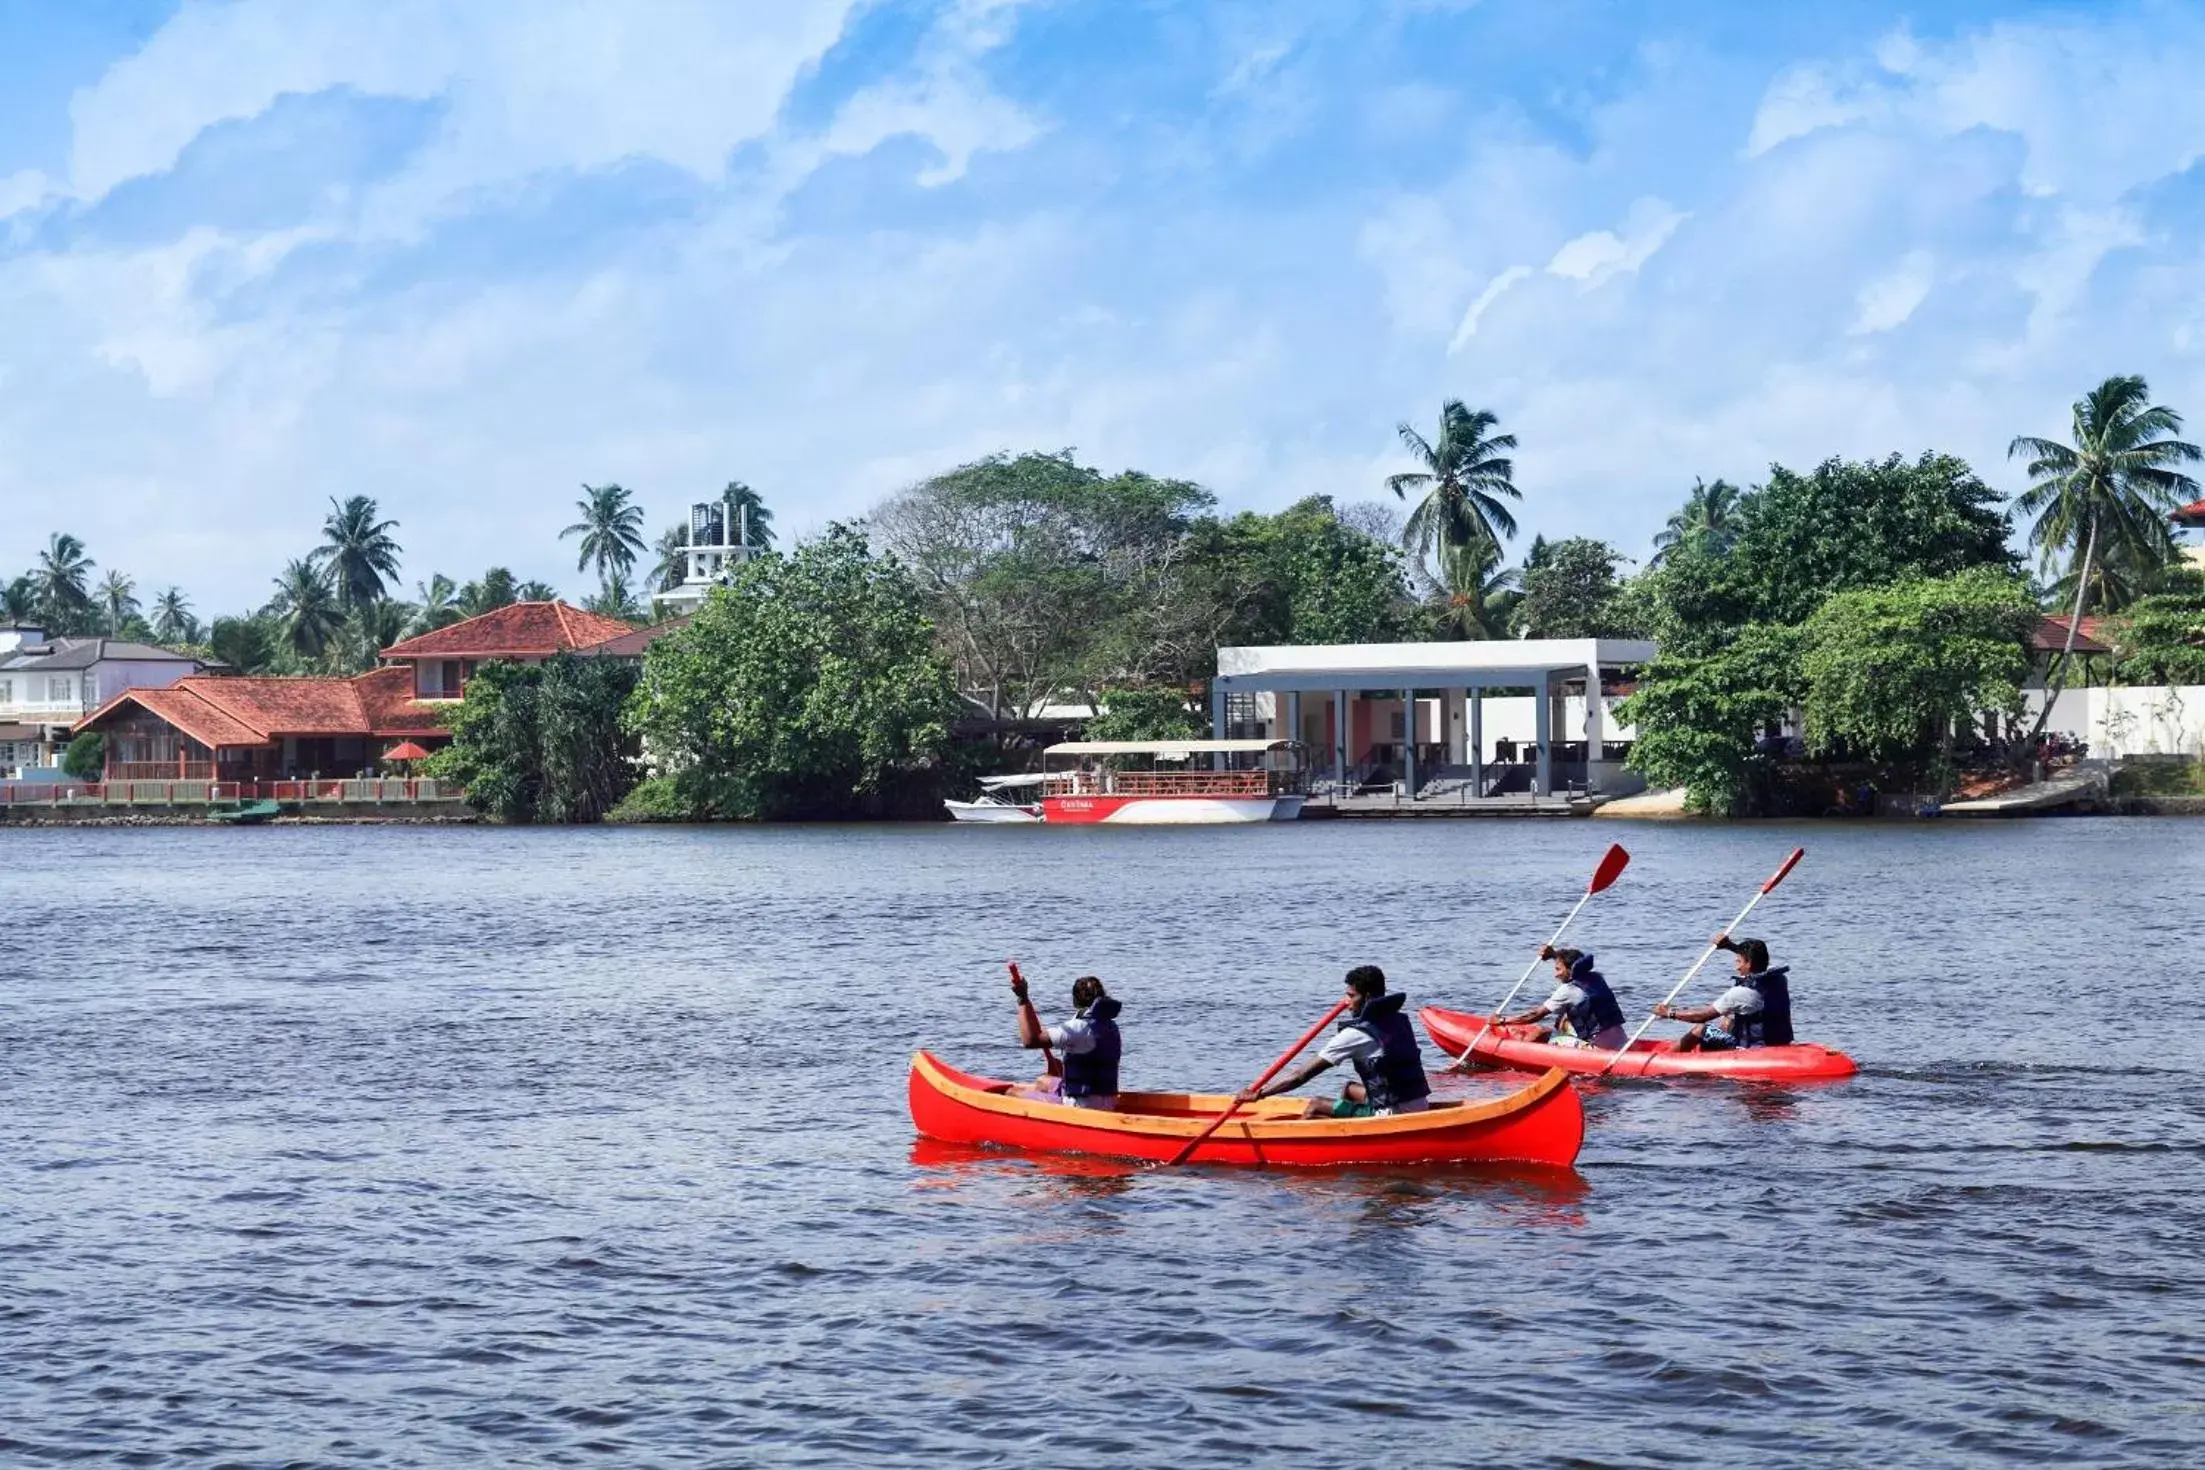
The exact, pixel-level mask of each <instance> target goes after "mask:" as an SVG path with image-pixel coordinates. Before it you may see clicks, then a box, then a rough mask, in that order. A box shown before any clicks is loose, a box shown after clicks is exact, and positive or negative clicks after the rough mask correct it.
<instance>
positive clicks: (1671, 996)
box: [1595, 847, 1807, 1077]
mask: <svg viewBox="0 0 2205 1470" xmlns="http://www.w3.org/2000/svg"><path fill="white" fill-rule="evenodd" d="M1806 855H1807V849H1806V848H1804V847H1795V848H1793V849H1792V855H1791V856H1790V857H1788V858H1786V859H1784V866H1782V867H1781V868H1778V869H1777V870H1776V871H1775V872H1774V873H1771V874H1770V875H1769V881H1768V882H1766V883H1764V884H1762V885H1761V888H1760V891H1759V892H1757V893H1755V894H1754V895H1753V897H1751V898H1749V899H1747V900H1746V906H1745V907H1744V908H1742V909H1740V910H1738V917H1737V918H1735V919H1732V920H1731V921H1730V923H1729V924H1727V925H1725V926H1724V928H1723V932H1722V937H1724V938H1726V939H1727V938H1729V937H1730V936H1731V935H1733V934H1735V933H1737V932H1738V926H1739V925H1740V924H1743V923H1744V922H1745V921H1746V916H1747V915H1748V914H1751V913H1752V912H1753V909H1754V905H1756V904H1758V903H1760V902H1761V900H1762V899H1764V898H1767V897H1768V896H1769V895H1770V894H1772V893H1774V892H1775V891H1776V885H1777V884H1779V883H1781V882H1783V881H1784V879H1785V878H1786V877H1788V876H1790V874H1791V871H1792V869H1794V868H1796V867H1798V866H1799V860H1800V859H1801V858H1803V857H1805V856H1806ZM1721 947H1722V946H1720V945H1716V944H1710V945H1709V946H1708V947H1707V948H1706V949H1705V950H1703V951H1701V953H1700V957H1699V958H1698V959H1696V960H1694V961H1693V962H1692V968H1691V969H1689V970H1687V971H1685V972H1684V978H1683V979H1682V980H1679V981H1678V982H1677V983H1676V984H1675V985H1674V986H1672V987H1670V990H1669V993H1668V994H1667V995H1665V996H1663V997H1662V998H1661V1005H1657V1006H1655V1007H1654V1009H1653V1011H1649V1012H1648V1013H1647V1015H1646V1019H1645V1020H1643V1021H1641V1022H1639V1023H1638V1030H1636V1031H1634V1032H1632V1033H1631V1039H1630V1040H1629V1041H1626V1042H1624V1043H1623V1050H1622V1051H1619V1052H1617V1053H1616V1054H1615V1055H1614V1056H1612V1057H1610V1058H1608V1065H1607V1066H1605V1067H1602V1068H1601V1069H1600V1070H1599V1072H1598V1073H1596V1074H1595V1075H1596V1076H1601V1077H1605V1076H1607V1075H1608V1073H1610V1072H1611V1071H1613V1070H1614V1069H1615V1064H1616V1063H1617V1062H1620V1061H1622V1060H1623V1057H1624V1054H1625V1053H1626V1052H1629V1051H1630V1049H1631V1048H1632V1047H1634V1046H1637V1045H1638V1042H1639V1038H1640V1037H1642V1036H1644V1035H1645V1034H1646V1028H1647V1027H1649V1026H1651V1025H1653V1024H1654V1021H1655V1020H1656V1015H1655V1012H1658V1011H1660V1010H1661V1008H1662V1006H1666V1005H1668V1004H1669V1003H1670V1002H1671V1001H1673V1000H1675V999H1676V998H1677V996H1678V995H1679V994H1681V993H1682V992H1683V990H1684V987H1685V986H1687V985H1690V984H1691V983H1692V977H1693V976H1694V975H1697V974H1699V973H1700V967H1701V966H1702V965H1704V964H1706V963H1707V962H1708V961H1709V960H1711V959H1713V958H1714V957H1715V951H1716V950H1718V949H1720V948H1721Z"/></svg>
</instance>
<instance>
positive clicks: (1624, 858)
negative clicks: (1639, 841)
mask: <svg viewBox="0 0 2205 1470" xmlns="http://www.w3.org/2000/svg"><path fill="white" fill-rule="evenodd" d="M1630 865H1631V855H1630V854H1629V853H1627V852H1625V851H1624V850H1623V844H1622V843H1620V842H1617V843H1613V844H1611V845H1610V846H1609V848H1608V850H1607V851H1606V852H1604V853H1602V854H1601V855H1600V866H1599V867H1597V868H1595V869H1593V880H1592V882H1590V883H1588V884H1586V885H1585V891H1586V892H1587V893H1598V892H1600V890H1601V889H1603V888H1606V887H1607V886H1608V885H1609V884H1610V883H1613V882H1615V880H1616V879H1618V878H1620V877H1622V876H1623V870H1624V869H1625V868H1628V867H1629V866H1630Z"/></svg>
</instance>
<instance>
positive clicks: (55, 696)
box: [46, 678, 69, 704]
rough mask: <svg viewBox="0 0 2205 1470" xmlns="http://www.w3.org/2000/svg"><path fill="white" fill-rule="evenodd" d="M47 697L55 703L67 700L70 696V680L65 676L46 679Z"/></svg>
mask: <svg viewBox="0 0 2205 1470" xmlns="http://www.w3.org/2000/svg"><path fill="white" fill-rule="evenodd" d="M46 698H47V699H49V700H50V701H52V702H53V703H55V704H62V703H64V702H66V701H67V700H68V698H69V681H68V680H67V679H65V678H52V679H48V680H47V681H46Z"/></svg>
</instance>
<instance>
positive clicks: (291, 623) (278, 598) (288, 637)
mask: <svg viewBox="0 0 2205 1470" xmlns="http://www.w3.org/2000/svg"><path fill="white" fill-rule="evenodd" d="M268 613H269V615H270V616H271V617H273V618H274V619H275V622H276V627H277V630H278V633H279V636H280V637H281V639H282V642H283V645H284V646H285V647H287V648H288V649H290V651H291V652H292V653H294V654H296V655H297V656H298V657H299V658H301V659H305V660H318V659H319V658H321V656H322V654H323V653H324V652H325V651H327V650H328V648H329V645H330V643H331V642H332V640H334V639H335V638H336V636H337V630H338V629H339V628H340V627H342V626H343V624H344V609H343V608H342V607H341V606H340V605H339V604H338V601H337V593H336V590H335V589H334V588H332V587H331V586H330V584H329V574H328V573H327V572H326V571H325V570H324V569H323V568H322V566H321V565H320V564H319V563H318V562H316V561H315V560H314V559H313V558H312V557H302V558H300V559H299V560H297V561H294V562H292V563H291V564H290V565H289V566H286V567H285V568H284V569H283V575H281V576H279V577H277V578H276V595H275V596H274V597H273V598H272V599H270V601H269V603H268Z"/></svg>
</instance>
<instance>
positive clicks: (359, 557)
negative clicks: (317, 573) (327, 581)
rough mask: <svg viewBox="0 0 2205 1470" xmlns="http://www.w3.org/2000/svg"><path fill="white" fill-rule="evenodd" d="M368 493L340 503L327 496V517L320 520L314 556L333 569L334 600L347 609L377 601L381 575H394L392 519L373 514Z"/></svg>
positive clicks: (395, 547)
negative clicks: (317, 545) (318, 545)
mask: <svg viewBox="0 0 2205 1470" xmlns="http://www.w3.org/2000/svg"><path fill="white" fill-rule="evenodd" d="M375 514H376V506H375V500H374V498H373V497H372V496H367V495H355V496H353V497H352V498H351V499H350V500H347V501H346V502H345V503H344V504H342V505H339V504H338V503H337V497H336V496H334V495H332V496H330V497H329V519H327V520H325V521H323V522H322V547H321V549H320V550H319V551H317V552H316V553H315V556H316V557H318V558H319V559H321V560H322V561H324V562H326V563H327V564H328V566H329V567H330V569H331V570H332V571H333V572H334V573H335V582H336V589H337V600H338V601H339V602H341V603H343V604H344V606H345V607H346V608H347V609H348V610H349V609H352V608H356V607H364V606H365V605H367V604H368V603H371V602H380V601H382V600H383V597H384V596H385V592H384V587H383V579H384V578H385V577H396V576H397V575H398V543H397V542H396V541H394V540H392V539H391V534H390V533H391V532H392V531H393V530H395V529H396V528H397V526H398V522H396V521H379V520H377V519H376V518H375Z"/></svg>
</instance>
